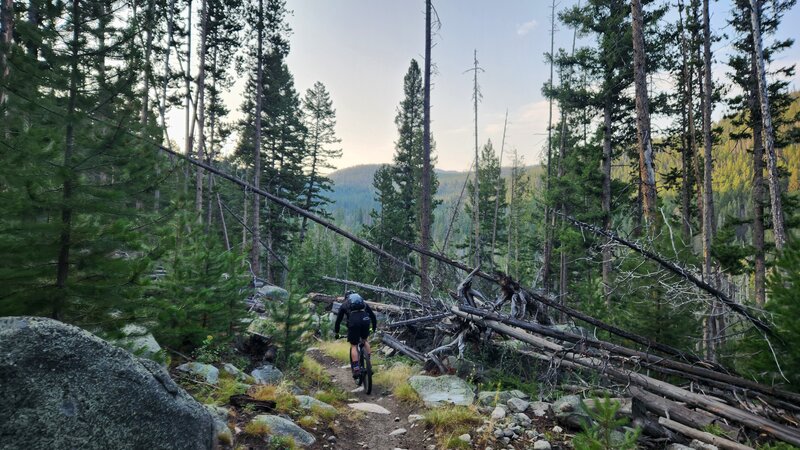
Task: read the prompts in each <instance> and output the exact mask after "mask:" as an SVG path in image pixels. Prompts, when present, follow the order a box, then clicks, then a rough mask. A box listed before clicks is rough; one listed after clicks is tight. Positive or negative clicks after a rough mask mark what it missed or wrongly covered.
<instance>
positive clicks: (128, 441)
mask: <svg viewBox="0 0 800 450" xmlns="http://www.w3.org/2000/svg"><path fill="white" fill-rule="evenodd" d="M0 348H1V349H3V350H2V351H0V448H3V449H7V450H15V449H39V448H42V449H44V448H54V449H55V448H64V449H66V448H81V449H90V450H91V449H108V448H116V449H139V448H169V449H192V450H194V449H210V448H212V447H213V445H214V437H215V432H214V420H213V418H212V415H211V414H210V413H209V412H208V410H206V408H204V407H203V405H201V404H200V403H198V402H196V401H195V400H194V399H193V398H192V397H190V396H189V395H188V394H187V393H186V392H185V391H184V390H183V389H181V388H180V387H178V386H177V385H176V384H175V383H174V382H173V381H172V379H171V378H170V377H169V374H167V372H166V371H165V370H164V369H163V368H162V367H161V366H159V365H158V364H157V363H155V362H153V361H150V360H147V359H142V358H137V357H135V356H133V355H132V354H130V353H129V352H127V351H125V350H123V349H121V348H118V347H115V346H114V345H112V344H110V343H108V342H106V341H104V340H102V339H100V338H98V337H96V336H94V335H93V334H91V333H89V332H87V331H84V330H82V329H80V328H76V327H73V326H70V325H66V324H63V323H61V322H58V321H55V320H51V319H45V318H35V317H5V318H0Z"/></svg>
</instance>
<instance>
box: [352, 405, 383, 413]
mask: <svg viewBox="0 0 800 450" xmlns="http://www.w3.org/2000/svg"><path fill="white" fill-rule="evenodd" d="M347 406H349V407H351V408H353V409H355V410H356V411H364V412H368V413H373V414H391V412H390V411H389V410H388V409H386V408H384V407H383V406H381V405H376V404H375V403H350V404H348V405H347Z"/></svg>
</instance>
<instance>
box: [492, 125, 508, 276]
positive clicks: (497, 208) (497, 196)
mask: <svg viewBox="0 0 800 450" xmlns="http://www.w3.org/2000/svg"><path fill="white" fill-rule="evenodd" d="M507 126H508V109H506V118H505V120H504V121H503V140H502V141H501V143H500V176H499V177H498V178H497V184H496V185H495V187H494V219H493V221H492V251H491V253H490V254H489V256H490V258H491V259H492V267H493V268H494V252H495V248H496V246H497V215H498V214H499V212H500V187H501V186H502V185H503V183H504V180H503V151H504V150H505V148H506V127H507ZM506 251H508V248H506Z"/></svg>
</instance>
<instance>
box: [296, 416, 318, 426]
mask: <svg viewBox="0 0 800 450" xmlns="http://www.w3.org/2000/svg"><path fill="white" fill-rule="evenodd" d="M297 424H298V425H300V426H301V427H303V428H313V427H315V426H317V419H315V418H314V417H313V416H303V417H301V418H299V419H297Z"/></svg>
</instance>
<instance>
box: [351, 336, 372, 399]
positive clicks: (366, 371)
mask: <svg viewBox="0 0 800 450" xmlns="http://www.w3.org/2000/svg"><path fill="white" fill-rule="evenodd" d="M350 358H351V362H352V356H351V357H350ZM358 366H359V367H360V368H361V372H360V373H359V374H358V377H356V386H362V385H363V386H364V392H365V393H366V394H367V395H369V394H371V393H372V361H370V357H369V354H368V353H367V352H366V351H364V339H363V338H362V339H361V340H360V341H358Z"/></svg>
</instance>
